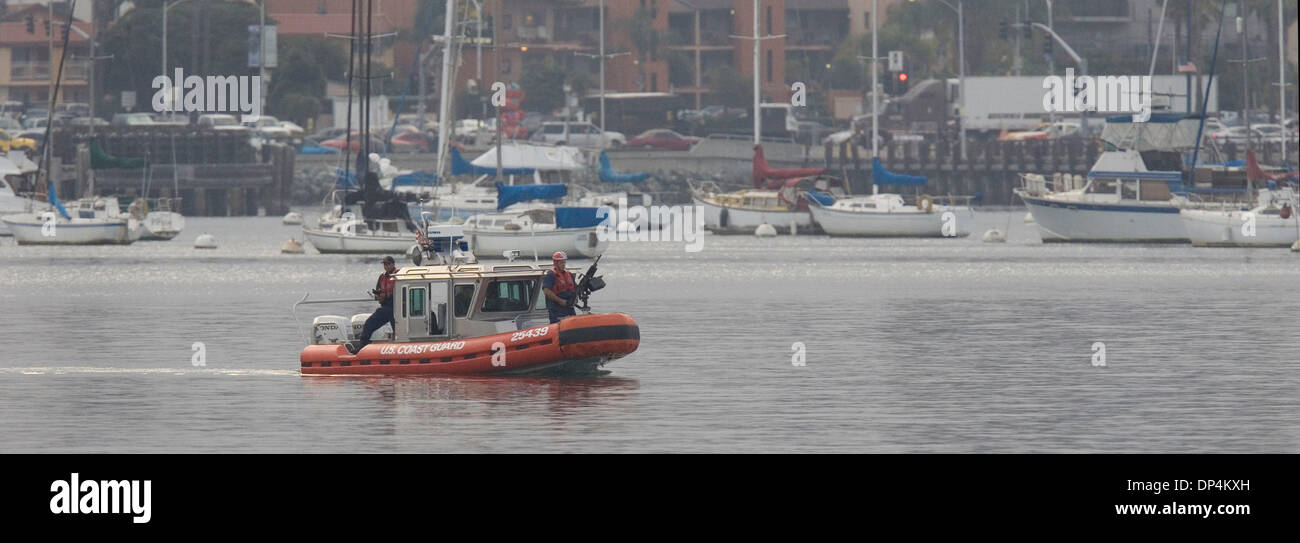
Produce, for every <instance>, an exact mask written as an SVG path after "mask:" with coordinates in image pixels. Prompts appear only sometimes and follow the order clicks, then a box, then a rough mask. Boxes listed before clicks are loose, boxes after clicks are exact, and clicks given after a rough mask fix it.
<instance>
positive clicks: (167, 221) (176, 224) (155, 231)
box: [140, 211, 185, 241]
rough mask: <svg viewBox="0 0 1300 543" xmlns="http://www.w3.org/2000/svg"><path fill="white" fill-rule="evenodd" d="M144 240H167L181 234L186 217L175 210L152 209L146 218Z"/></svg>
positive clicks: (142, 237) (141, 237)
mask: <svg viewBox="0 0 1300 543" xmlns="http://www.w3.org/2000/svg"><path fill="white" fill-rule="evenodd" d="M143 222H144V233H143V234H142V235H141V236H140V239H142V240H148V241H166V240H169V239H172V238H175V237H176V236H178V235H180V233H181V230H182V229H184V228H185V217H184V216H182V215H181V214H180V213H176V212H174V211H150V212H149V214H148V215H146V216H145V218H144V221H143Z"/></svg>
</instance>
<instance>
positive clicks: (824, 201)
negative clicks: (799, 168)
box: [808, 189, 835, 206]
mask: <svg viewBox="0 0 1300 543" xmlns="http://www.w3.org/2000/svg"><path fill="white" fill-rule="evenodd" d="M808 198H810V199H812V200H816V201H817V203H819V204H821V205H823V206H831V205H833V204H835V197H834V196H831V195H829V194H826V193H825V192H822V191H820V190H817V189H813V190H810V191H808Z"/></svg>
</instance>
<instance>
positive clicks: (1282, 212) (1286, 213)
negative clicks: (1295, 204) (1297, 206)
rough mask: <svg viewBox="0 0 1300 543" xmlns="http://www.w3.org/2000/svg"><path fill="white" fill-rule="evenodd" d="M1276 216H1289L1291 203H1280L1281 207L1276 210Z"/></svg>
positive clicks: (1285, 217)
mask: <svg viewBox="0 0 1300 543" xmlns="http://www.w3.org/2000/svg"><path fill="white" fill-rule="evenodd" d="M1277 216H1278V217H1281V218H1282V219H1283V220H1286V219H1290V218H1291V204H1282V209H1281V210H1280V211H1278V212H1277Z"/></svg>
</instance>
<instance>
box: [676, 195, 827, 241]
mask: <svg viewBox="0 0 1300 543" xmlns="http://www.w3.org/2000/svg"><path fill="white" fill-rule="evenodd" d="M691 200H692V201H693V202H694V204H695V205H696V206H697V207H696V209H698V210H703V211H704V228H705V229H706V230H708V231H710V232H713V233H715V234H753V233H754V229H755V228H758V225H760V224H770V225H772V227H773V228H776V230H777V232H778V233H781V234H788V233H790V226H791V225H794V227H795V230H796V233H798V232H804V233H812V227H813V219H812V215H810V214H809V213H808V212H807V211H768V210H762V211H760V210H753V209H745V208H740V207H726V206H720V205H718V204H714V203H710V202H707V201H705V200H702V199H700V198H699V197H695V196H692V197H691ZM724 209H725V210H726V212H727V215H726V220H725V221H724V220H723V217H722V212H723V210H724Z"/></svg>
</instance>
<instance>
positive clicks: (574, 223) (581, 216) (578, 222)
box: [555, 207, 605, 228]
mask: <svg viewBox="0 0 1300 543" xmlns="http://www.w3.org/2000/svg"><path fill="white" fill-rule="evenodd" d="M599 210H600V208H599V207H557V208H555V227H556V228H590V227H592V226H596V225H598V224H600V223H601V221H603V220H604V219H605V216H604V215H600V216H597V213H596V212H597V211H599Z"/></svg>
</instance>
